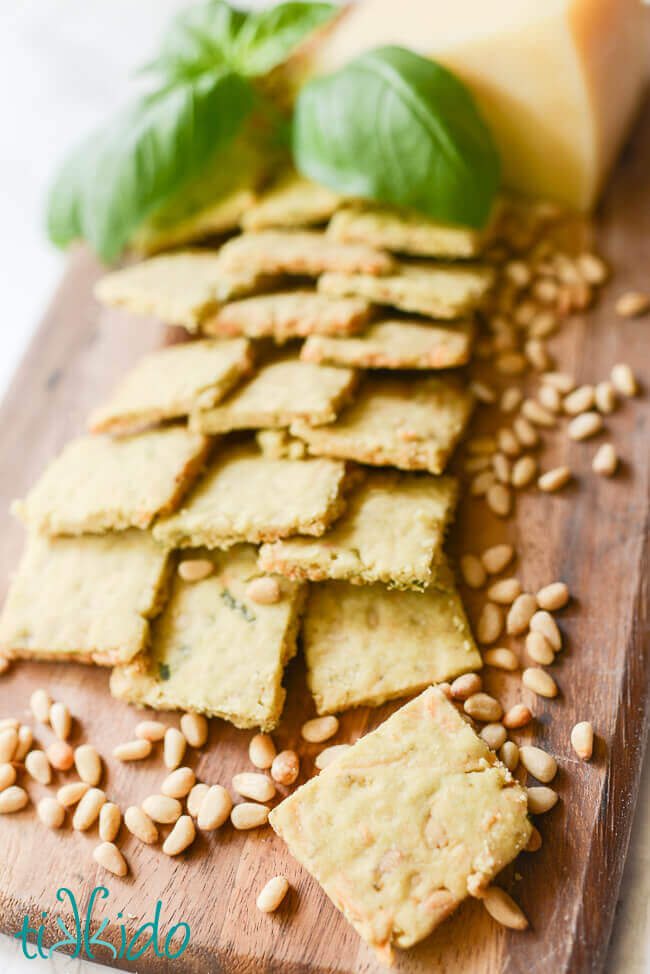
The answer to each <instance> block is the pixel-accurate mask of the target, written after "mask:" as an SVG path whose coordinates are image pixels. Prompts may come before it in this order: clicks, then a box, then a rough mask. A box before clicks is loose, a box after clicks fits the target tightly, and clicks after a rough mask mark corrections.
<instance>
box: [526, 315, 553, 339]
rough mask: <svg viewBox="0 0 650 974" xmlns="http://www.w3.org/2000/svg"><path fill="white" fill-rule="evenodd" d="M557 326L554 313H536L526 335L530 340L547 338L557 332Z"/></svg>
mask: <svg viewBox="0 0 650 974" xmlns="http://www.w3.org/2000/svg"><path fill="white" fill-rule="evenodd" d="M557 326H558V319H557V315H556V314H554V312H552V311H549V310H548V309H546V310H544V311H538V312H537V314H536V315H535V316H534V317H533V318H532V320H531V322H530V324H529V325H528V334H529V335H530V337H531V338H548V336H549V335H552V334H553V332H555V331H557Z"/></svg>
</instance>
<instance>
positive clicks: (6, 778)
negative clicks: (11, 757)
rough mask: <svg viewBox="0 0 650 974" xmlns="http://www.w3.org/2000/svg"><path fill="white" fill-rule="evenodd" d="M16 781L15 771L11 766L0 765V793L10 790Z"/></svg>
mask: <svg viewBox="0 0 650 974" xmlns="http://www.w3.org/2000/svg"><path fill="white" fill-rule="evenodd" d="M15 781H16V769H15V768H14V766H13V764H0V791H4V790H5V788H11V786H12V785H13V784H15Z"/></svg>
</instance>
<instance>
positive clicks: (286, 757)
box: [271, 750, 300, 785]
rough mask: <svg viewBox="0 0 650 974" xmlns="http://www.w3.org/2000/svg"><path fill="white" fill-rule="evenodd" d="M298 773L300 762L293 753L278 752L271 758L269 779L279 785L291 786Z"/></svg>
mask: <svg viewBox="0 0 650 974" xmlns="http://www.w3.org/2000/svg"><path fill="white" fill-rule="evenodd" d="M299 773H300V761H299V758H298V755H297V754H296V752H295V751H290V750H288V751H280V753H279V754H278V755H276V757H274V758H273V764H272V765H271V777H272V778H273V780H274V781H277V783H278V784H279V785H292V784H293V783H294V781H295V780H296V778H297V777H298V775H299Z"/></svg>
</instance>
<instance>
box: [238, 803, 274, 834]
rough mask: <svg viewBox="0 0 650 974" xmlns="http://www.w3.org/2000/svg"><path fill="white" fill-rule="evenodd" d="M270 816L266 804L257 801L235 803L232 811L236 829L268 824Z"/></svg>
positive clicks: (255, 827) (253, 827)
mask: <svg viewBox="0 0 650 974" xmlns="http://www.w3.org/2000/svg"><path fill="white" fill-rule="evenodd" d="M268 817H269V810H268V808H267V807H266V805H258V804H257V803H256V802H242V803H241V805H235V807H234V808H233V810H232V812H231V813H230V821H231V822H232V824H233V825H234V827H235V828H236V829H240V830H241V829H257V828H259V827H260V825H266V822H267V821H268Z"/></svg>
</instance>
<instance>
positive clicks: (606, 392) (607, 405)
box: [594, 379, 616, 416]
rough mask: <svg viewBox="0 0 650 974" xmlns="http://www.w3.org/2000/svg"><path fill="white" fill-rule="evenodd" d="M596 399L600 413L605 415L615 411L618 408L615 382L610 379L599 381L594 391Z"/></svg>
mask: <svg viewBox="0 0 650 974" xmlns="http://www.w3.org/2000/svg"><path fill="white" fill-rule="evenodd" d="M594 399H595V401H596V409H597V410H598V412H599V413H603V414H604V415H605V416H608V415H609V414H610V413H613V412H614V410H615V409H616V390H615V388H614V385H613V383H612V382H610V381H609V380H608V379H605V380H604V381H603V382H599V383H598V385H597V386H596V389H595V391H594Z"/></svg>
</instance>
